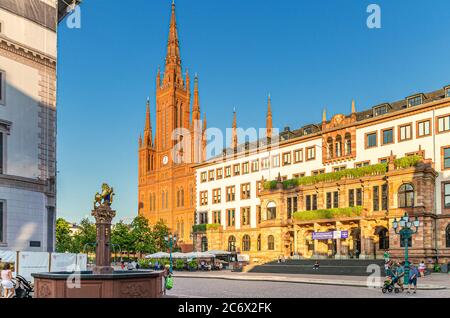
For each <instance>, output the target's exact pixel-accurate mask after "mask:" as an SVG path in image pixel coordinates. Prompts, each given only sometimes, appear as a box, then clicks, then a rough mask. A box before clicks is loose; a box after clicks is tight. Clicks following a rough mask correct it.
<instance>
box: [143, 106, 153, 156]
mask: <svg viewBox="0 0 450 318" xmlns="http://www.w3.org/2000/svg"><path fill="white" fill-rule="evenodd" d="M144 145H145V146H148V147H153V134H152V123H151V119H150V99H149V98H147V112H146V114H145V130H144Z"/></svg>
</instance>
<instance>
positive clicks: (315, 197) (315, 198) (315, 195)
mask: <svg viewBox="0 0 450 318" xmlns="http://www.w3.org/2000/svg"><path fill="white" fill-rule="evenodd" d="M311 208H312V209H313V211H315V210H317V194H313V195H312V207H311Z"/></svg>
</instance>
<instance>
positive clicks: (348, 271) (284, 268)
mask: <svg viewBox="0 0 450 318" xmlns="http://www.w3.org/2000/svg"><path fill="white" fill-rule="evenodd" d="M315 262H316V260H286V262H283V263H278V262H277V261H274V262H269V263H266V264H261V265H256V266H254V267H253V268H252V269H251V270H249V272H252V273H273V274H283V273H285V274H317V275H350V276H368V275H371V274H372V270H371V271H370V272H367V269H368V266H369V265H372V264H375V265H378V266H379V267H380V270H381V274H382V275H384V274H385V273H384V261H383V260H330V259H323V260H319V264H320V267H319V269H318V270H314V269H313V265H314V263H315Z"/></svg>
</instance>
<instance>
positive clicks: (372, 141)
mask: <svg viewBox="0 0 450 318" xmlns="http://www.w3.org/2000/svg"><path fill="white" fill-rule="evenodd" d="M376 146H377V133H376V132H373V133H368V134H366V148H373V147H376Z"/></svg>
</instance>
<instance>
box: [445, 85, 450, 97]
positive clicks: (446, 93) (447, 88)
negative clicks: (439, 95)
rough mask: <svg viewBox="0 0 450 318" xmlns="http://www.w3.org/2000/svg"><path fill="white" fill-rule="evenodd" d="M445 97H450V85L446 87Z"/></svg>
mask: <svg viewBox="0 0 450 318" xmlns="http://www.w3.org/2000/svg"><path fill="white" fill-rule="evenodd" d="M445 97H446V98H447V97H450V86H447V87H446V88H445Z"/></svg>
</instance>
